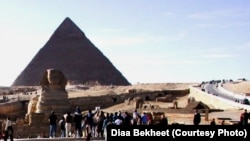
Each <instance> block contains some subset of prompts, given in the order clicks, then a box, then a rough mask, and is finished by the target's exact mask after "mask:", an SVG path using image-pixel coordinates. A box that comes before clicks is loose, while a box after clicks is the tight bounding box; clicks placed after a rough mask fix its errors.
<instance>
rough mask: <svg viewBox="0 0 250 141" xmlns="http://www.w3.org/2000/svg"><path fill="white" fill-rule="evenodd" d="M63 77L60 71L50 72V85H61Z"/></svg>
mask: <svg viewBox="0 0 250 141" xmlns="http://www.w3.org/2000/svg"><path fill="white" fill-rule="evenodd" d="M61 77H62V75H61V73H60V72H59V71H56V70H53V69H52V70H48V81H49V84H50V85H60V84H59V83H60V79H61Z"/></svg>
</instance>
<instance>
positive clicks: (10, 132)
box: [4, 117, 14, 141]
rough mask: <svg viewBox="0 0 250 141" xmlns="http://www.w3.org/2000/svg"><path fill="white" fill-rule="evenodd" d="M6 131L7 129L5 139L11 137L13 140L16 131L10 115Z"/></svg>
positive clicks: (6, 123)
mask: <svg viewBox="0 0 250 141" xmlns="http://www.w3.org/2000/svg"><path fill="white" fill-rule="evenodd" d="M4 131H5V137H4V141H7V140H8V138H9V137H10V140H11V141H13V133H14V132H13V127H12V122H11V120H10V117H7V120H6V122H5V127H4Z"/></svg>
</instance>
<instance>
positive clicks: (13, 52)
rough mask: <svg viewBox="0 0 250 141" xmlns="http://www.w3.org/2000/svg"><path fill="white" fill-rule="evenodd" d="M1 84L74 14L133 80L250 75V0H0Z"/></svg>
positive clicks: (9, 81) (193, 79)
mask: <svg viewBox="0 0 250 141" xmlns="http://www.w3.org/2000/svg"><path fill="white" fill-rule="evenodd" d="M0 17H1V18H0V48H1V51H0V64H1V71H0V85H1V86H9V85H11V84H12V83H13V81H14V80H15V79H16V77H17V76H18V75H19V74H20V73H21V72H22V71H23V69H24V68H25V67H26V66H27V65H28V63H29V62H30V61H31V59H32V58H33V57H34V56H35V55H36V53H38V51H39V49H41V48H42V47H43V46H44V45H45V43H46V42H47V41H48V39H49V38H50V36H51V35H52V34H53V32H54V31H55V30H56V28H57V27H58V26H59V25H60V24H61V22H62V21H63V20H64V19H65V18H66V17H69V18H70V19H71V20H73V22H74V23H75V24H76V25H78V27H79V28H81V30H82V31H83V32H84V33H85V35H86V36H87V37H88V38H89V39H90V40H91V41H92V43H93V44H94V45H95V46H96V47H97V48H98V49H99V50H100V51H101V52H103V54H104V55H105V56H106V57H107V58H108V59H109V60H110V61H111V62H112V63H113V65H114V66H115V67H116V68H117V69H118V70H119V71H120V72H121V73H122V74H123V75H124V76H125V77H126V78H127V79H128V81H129V82H131V83H132V84H136V83H138V82H139V83H167V82H202V81H209V80H214V79H233V80H237V79H238V78H246V79H249V78H250V61H249V58H250V57H249V53H250V1H249V0H240V1H236V0H207V1H203V0H39V1H38V0H37V1H31V0H30V1H28V0H6V1H0Z"/></svg>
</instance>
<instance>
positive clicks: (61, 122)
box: [58, 116, 66, 137]
mask: <svg viewBox="0 0 250 141" xmlns="http://www.w3.org/2000/svg"><path fill="white" fill-rule="evenodd" d="M58 125H59V127H60V129H61V137H66V128H65V118H64V116H62V118H61V120H60V121H59V123H58Z"/></svg>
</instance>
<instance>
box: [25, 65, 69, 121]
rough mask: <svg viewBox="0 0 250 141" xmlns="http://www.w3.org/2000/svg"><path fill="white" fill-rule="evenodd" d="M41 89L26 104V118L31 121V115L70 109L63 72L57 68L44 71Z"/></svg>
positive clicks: (63, 111)
mask: <svg viewBox="0 0 250 141" xmlns="http://www.w3.org/2000/svg"><path fill="white" fill-rule="evenodd" d="M40 84H41V91H40V92H39V94H38V95H36V96H35V97H33V98H32V99H31V100H30V102H29V105H28V112H27V115H26V119H27V120H29V122H32V121H31V120H32V119H31V117H30V116H32V115H36V114H35V113H39V114H40V115H41V114H44V116H45V115H48V114H49V113H50V112H51V111H52V110H53V111H55V112H57V113H61V114H64V113H66V112H68V111H70V108H71V107H70V103H69V99H68V93H67V91H66V90H65V86H66V84H67V79H66V77H65V76H64V74H63V72H62V71H60V70H57V69H48V70H47V71H45V73H44V75H43V77H42V79H41V81H40Z"/></svg>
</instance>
